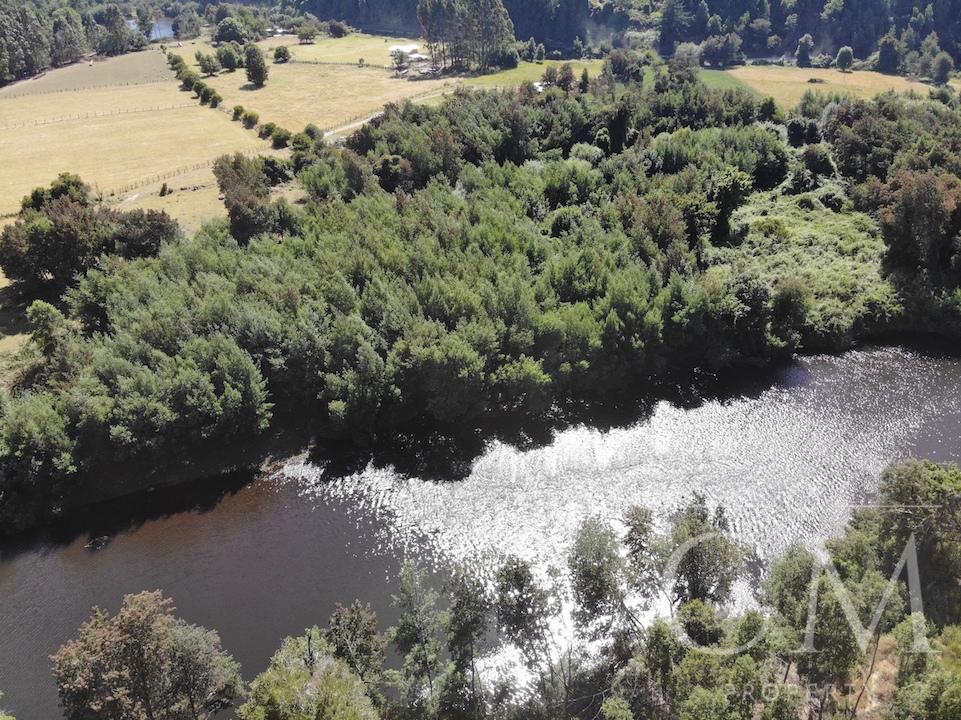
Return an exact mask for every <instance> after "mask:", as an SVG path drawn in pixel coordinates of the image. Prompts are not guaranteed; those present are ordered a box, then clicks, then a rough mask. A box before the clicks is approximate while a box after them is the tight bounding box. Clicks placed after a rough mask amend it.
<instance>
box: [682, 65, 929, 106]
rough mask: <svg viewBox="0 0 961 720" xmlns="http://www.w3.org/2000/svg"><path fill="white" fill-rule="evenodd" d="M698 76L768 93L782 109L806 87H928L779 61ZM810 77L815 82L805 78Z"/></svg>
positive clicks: (865, 93)
mask: <svg viewBox="0 0 961 720" xmlns="http://www.w3.org/2000/svg"><path fill="white" fill-rule="evenodd" d="M701 79H702V80H703V81H704V82H705V83H707V84H708V85H710V86H712V87H722V88H724V87H736V86H740V87H744V88H746V89H748V90H750V91H752V92H754V93H757V94H759V95H764V96H771V97H773V98H774V100H775V102H777V104H778V105H779V106H781V107H782V108H784V109H790V108H793V107H795V106H796V105H797V104H798V103H799V102H800V101H801V97H802V96H803V95H804V93H805V92H806V91H807V90H820V91H822V92H838V93H842V94H846V95H851V96H853V97H859V98H865V99H867V98H872V97H874V96H875V95H877V94H878V93H882V92H885V91H887V90H894V91H896V92H910V91H914V92H918V93H920V94H921V95H922V96H923V97H927V95H928V90H929V87H930V86H928V85H925V84H924V83H922V82H917V81H914V80H908V79H907V78H904V77H901V76H898V75H884V74H883V73H878V72H873V71H871V70H855V71H853V72H841V71H840V70H834V69H817V68H799V67H782V66H779V65H742V66H740V67H735V68H731V69H729V70H702V71H701ZM811 79H814V80H817V81H818V82H813V83H812V82H808V81H809V80H811Z"/></svg>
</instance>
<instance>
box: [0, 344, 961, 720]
mask: <svg viewBox="0 0 961 720" xmlns="http://www.w3.org/2000/svg"><path fill="white" fill-rule="evenodd" d="M909 456H919V457H932V458H935V459H938V460H954V461H956V460H959V459H961V360H958V359H956V358H946V357H941V356H935V355H928V354H923V353H920V352H915V351H909V350H903V349H891V348H883V349H869V350H862V351H856V352H850V353H846V354H844V355H841V356H814V357H807V358H802V359H800V360H798V361H797V362H796V363H794V364H792V365H791V366H789V367H786V368H783V369H781V370H779V371H777V372H776V373H773V374H771V375H770V376H765V377H763V378H758V379H756V380H753V381H747V382H740V383H738V384H737V385H736V387H734V388H732V390H731V392H729V393H728V394H727V395H726V396H725V397H721V398H717V399H711V400H707V401H704V402H701V403H698V404H696V405H692V406H690V407H678V406H676V405H672V404H669V403H666V402H662V403H658V404H656V405H655V406H654V407H653V408H652V409H651V410H650V412H649V413H647V414H646V415H645V416H644V417H643V418H641V419H639V420H637V421H636V422H634V423H632V424H630V425H629V426H626V427H620V428H615V429H609V430H604V431H601V430H596V429H591V428H587V427H573V428H569V429H566V430H563V431H561V432H559V433H557V434H556V436H555V437H554V439H553V440H552V442H551V443H550V444H548V445H546V446H543V447H539V448H535V449H528V450H518V449H516V448H513V447H510V446H506V445H503V444H498V443H494V444H492V445H491V446H490V447H489V448H488V449H487V450H486V451H485V452H484V453H483V454H482V455H481V456H480V457H479V458H478V459H477V460H476V461H475V462H474V464H473V466H472V470H471V472H470V474H469V476H468V477H467V478H466V479H463V480H458V481H453V482H427V481H422V480H419V479H416V478H403V477H400V476H398V475H397V473H395V472H393V471H392V470H390V469H376V468H369V469H367V470H365V471H364V472H361V473H359V474H357V475H353V476H351V477H339V478H328V477H326V476H325V473H324V470H323V468H322V467H318V466H316V465H311V464H307V463H306V462H303V461H297V460H294V461H291V462H290V463H288V464H287V465H286V466H285V467H284V469H283V470H281V471H280V472H278V473H276V474H274V475H272V476H270V477H264V478H259V479H257V480H255V481H254V482H249V483H248V482H241V481H239V480H238V481H229V482H225V483H224V484H217V485H216V486H212V487H209V488H205V489H203V490H200V491H196V492H195V491H192V492H191V493H190V495H189V496H188V498H187V499H186V500H185V499H184V498H183V497H182V493H179V494H178V495H180V497H177V498H176V500H175V503H176V504H175V505H170V506H167V503H169V502H172V501H171V500H170V498H165V497H163V496H158V497H157V498H156V499H155V500H152V501H151V503H150V507H148V508H146V511H145V512H144V511H143V509H142V512H141V514H140V515H139V516H137V517H135V519H134V520H133V521H131V522H128V523H125V525H123V526H121V527H116V526H109V525H106V526H101V525H99V524H96V523H95V524H96V527H94V528H93V529H92V530H91V531H89V532H85V533H82V534H79V535H76V536H74V537H72V538H70V537H68V538H61V539H58V540H54V539H44V540H34V541H31V542H29V543H25V544H20V545H19V546H13V547H6V548H2V549H0V690H2V691H3V692H5V693H6V694H7V696H6V698H5V700H4V704H5V705H6V706H7V707H8V709H9V710H11V711H13V712H14V714H15V715H16V716H17V717H18V718H19V719H20V720H34V719H43V720H47V719H53V718H56V717H59V712H58V710H57V698H56V692H55V687H54V684H53V681H52V679H51V677H50V674H49V661H48V659H47V658H48V656H49V655H50V654H51V653H53V652H54V651H56V649H57V647H58V646H59V645H60V644H61V643H62V642H64V641H65V640H66V639H67V638H69V637H70V636H71V635H72V634H73V633H74V632H75V630H76V628H77V626H78V625H79V624H80V623H81V622H82V621H83V620H84V619H85V617H86V616H87V615H88V614H89V611H90V608H91V606H92V605H95V604H97V605H100V606H102V607H104V608H106V609H108V610H111V611H114V610H116V608H117V607H118V606H119V603H120V599H121V597H122V595H123V594H124V593H130V592H137V591H139V590H143V589H154V588H162V589H163V590H164V591H165V592H166V593H167V594H168V595H170V596H171V597H173V599H174V601H175V603H176V605H177V608H178V612H179V614H180V615H182V616H183V617H184V618H186V619H187V620H189V621H191V622H195V623H200V624H203V625H206V626H208V627H211V628H215V629H216V630H218V631H219V632H220V634H221V637H222V639H223V643H224V646H225V647H226V648H227V649H228V650H229V651H230V652H231V653H233V654H234V656H235V657H236V658H237V659H238V660H239V661H240V662H241V663H242V665H243V667H244V674H245V677H247V678H250V677H252V676H253V675H254V674H256V673H257V672H259V671H260V670H262V669H263V668H264V667H265V665H266V662H267V659H268V657H269V656H270V654H271V653H272V652H273V650H274V649H275V648H276V647H277V646H278V645H279V643H280V640H281V638H282V637H283V636H284V635H285V634H291V633H295V632H298V631H300V630H301V629H303V628H304V627H306V626H308V625H310V624H313V623H323V622H325V620H326V618H327V617H328V615H329V614H330V611H331V610H332V609H333V607H334V604H335V603H337V602H344V603H348V602H350V601H351V600H352V599H354V598H355V597H359V598H363V599H365V600H368V601H370V602H371V604H372V605H374V607H375V608H376V609H377V610H378V613H379V615H380V618H381V620H382V625H384V624H386V623H387V622H389V621H390V620H391V618H392V613H391V611H390V607H389V596H390V590H391V587H392V583H393V578H395V577H396V573H397V568H398V565H399V562H400V560H401V558H404V557H416V558H418V559H420V560H421V561H424V562H426V563H433V564H436V565H437V566H439V567H443V566H444V565H445V564H446V563H448V562H458V563H469V564H483V563H485V562H488V560H486V559H485V558H488V557H491V556H497V555H498V554H503V553H516V554H519V555H522V556H524V557H528V558H530V559H532V560H534V561H535V562H538V563H540V564H542V565H546V564H551V563H553V564H561V563H563V560H564V553H565V549H566V548H567V546H568V543H569V541H570V538H571V535H572V533H573V532H574V529H575V528H576V527H577V524H578V523H579V522H580V521H581V520H582V519H583V518H584V517H586V516H588V515H599V516H601V517H604V518H607V519H610V520H612V521H616V519H617V518H619V517H620V516H621V514H622V513H623V511H624V509H625V508H626V507H628V506H629V505H630V504H633V503H642V504H646V505H648V506H650V507H652V508H653V509H655V510H657V511H658V512H659V514H660V516H661V517H663V516H664V515H665V514H666V513H667V512H668V511H670V510H671V509H673V508H675V507H677V506H678V505H679V504H681V503H683V502H684V501H685V500H686V499H689V498H690V497H691V496H692V495H693V493H694V492H699V493H702V494H704V495H705V496H706V497H707V499H708V501H709V502H710V503H711V504H715V503H721V504H723V505H725V507H726V508H728V512H729V516H730V518H731V520H732V525H733V529H734V532H735V533H736V535H737V536H738V537H739V538H740V539H741V540H743V541H744V542H746V543H747V544H748V545H749V546H750V547H752V548H753V549H754V551H755V552H756V553H757V555H758V556H759V557H760V558H761V559H770V558H772V557H774V556H776V555H777V554H778V553H779V552H781V551H782V550H783V549H784V548H785V547H787V546H788V545H789V544H791V543H794V542H804V543H806V544H809V545H811V546H817V545H818V544H819V543H820V542H821V541H823V539H824V538H826V537H829V536H830V535H832V534H835V533H837V532H838V531H839V529H840V528H841V527H842V526H843V524H844V523H845V522H846V520H847V518H848V517H849V515H850V512H851V510H852V508H853V507H855V506H857V504H859V503H862V502H864V501H866V500H867V499H869V498H870V497H871V494H872V492H873V491H874V489H875V487H876V483H877V479H878V476H879V474H880V472H881V470H882V469H883V468H884V466H885V465H887V464H888V463H889V462H891V461H893V460H896V459H899V458H904V457H909ZM184 507H189V508H190V509H187V510H184V509H183V508H184ZM119 514H120V512H119V511H118V510H117V509H116V508H114V509H111V510H110V511H108V512H106V513H105V515H106V516H117V515H119ZM102 533H107V534H109V535H110V537H111V539H110V541H109V542H107V543H106V545H105V546H104V547H102V548H100V549H98V550H92V549H88V548H86V547H85V546H86V545H87V543H88V542H89V540H90V536H97V535H99V534H102Z"/></svg>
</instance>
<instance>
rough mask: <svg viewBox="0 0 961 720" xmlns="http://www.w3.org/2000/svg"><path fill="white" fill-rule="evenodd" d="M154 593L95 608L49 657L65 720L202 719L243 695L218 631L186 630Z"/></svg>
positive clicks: (235, 666)
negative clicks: (111, 608)
mask: <svg viewBox="0 0 961 720" xmlns="http://www.w3.org/2000/svg"><path fill="white" fill-rule="evenodd" d="M173 611H174V608H173V603H172V601H171V600H170V599H168V598H164V597H163V595H162V594H161V593H160V592H159V591H157V592H144V593H140V594H139V595H127V596H126V597H125V598H124V600H123V605H122V606H121V608H120V611H119V612H118V613H117V614H116V615H114V616H112V617H111V616H110V615H109V614H108V613H107V612H105V611H103V610H100V609H99V608H95V609H94V612H93V615H92V616H91V617H90V619H89V620H88V621H87V622H86V623H84V625H83V626H81V628H80V632H79V634H78V636H77V638H76V639H74V640H71V641H69V642H68V643H67V644H65V645H64V646H63V647H61V648H60V650H59V651H58V652H57V654H56V655H54V656H53V657H52V660H53V673H54V677H55V678H56V681H57V687H58V690H59V693H60V704H61V705H62V707H63V709H64V714H65V715H66V718H67V720H90V719H92V718H97V720H163V719H165V718H172V717H186V718H191V720H206V718H210V717H212V716H213V715H214V714H216V713H217V712H218V711H220V710H223V709H224V708H226V707H229V706H230V705H231V703H232V702H233V700H234V699H235V698H236V697H238V696H239V695H240V694H241V692H242V683H241V679H240V666H239V665H238V664H237V663H236V662H235V661H234V660H233V659H232V658H231V657H230V656H229V655H227V654H226V653H225V652H224V651H223V650H222V649H221V647H220V638H219V636H218V635H217V633H215V632H213V631H210V630H205V629H203V628H200V627H196V626H193V625H188V624H187V623H185V622H183V621H182V620H180V619H178V618H176V617H175V616H174V614H173Z"/></svg>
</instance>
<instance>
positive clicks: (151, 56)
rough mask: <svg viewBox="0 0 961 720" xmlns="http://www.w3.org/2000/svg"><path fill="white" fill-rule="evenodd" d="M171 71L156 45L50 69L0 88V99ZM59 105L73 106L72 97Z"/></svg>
mask: <svg viewBox="0 0 961 720" xmlns="http://www.w3.org/2000/svg"><path fill="white" fill-rule="evenodd" d="M172 78H173V73H172V72H171V71H170V69H169V68H168V67H167V62H166V59H165V58H164V55H163V53H162V52H160V50H159V48H157V47H156V46H152V47H151V48H149V49H147V50H144V51H142V52H136V53H130V54H128V55H120V56H119V57H114V58H108V59H106V60H97V61H95V62H94V63H93V64H92V65H91V64H89V63H86V62H79V63H75V64H73V65H68V66H67V67H62V68H58V69H57V70H50V71H48V72H45V73H43V74H42V75H40V76H38V77H35V78H30V79H28V80H21V81H20V82H16V83H13V84H11V85H6V86H4V87H2V88H0V98H13V97H19V96H22V95H35V94H39V93H64V92H71V91H78V90H87V89H90V88H99V87H105V86H116V85H128V84H130V85H132V84H140V83H152V82H159V81H161V80H171V79H172ZM59 102H60V103H61V104H64V105H73V103H74V102H75V96H70V97H69V98H61V99H60V100H59Z"/></svg>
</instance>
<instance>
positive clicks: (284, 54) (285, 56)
mask: <svg viewBox="0 0 961 720" xmlns="http://www.w3.org/2000/svg"><path fill="white" fill-rule="evenodd" d="M274 62H275V63H285V62H290V48H288V47H287V46H286V45H281V46H279V47H278V48H277V49H276V50H274Z"/></svg>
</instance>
